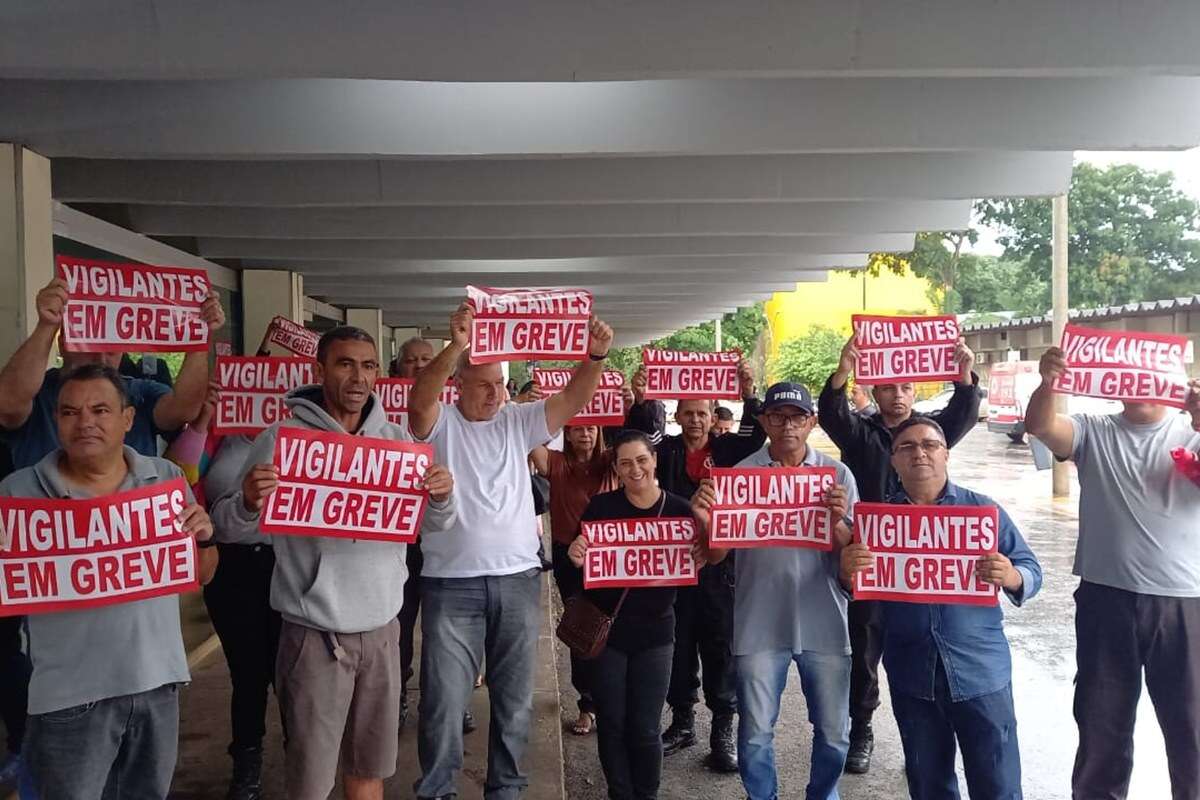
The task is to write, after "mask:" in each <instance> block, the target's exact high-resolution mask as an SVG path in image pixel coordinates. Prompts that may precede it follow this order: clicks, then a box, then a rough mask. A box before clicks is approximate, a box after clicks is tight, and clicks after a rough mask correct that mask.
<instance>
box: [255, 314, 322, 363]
mask: <svg viewBox="0 0 1200 800" xmlns="http://www.w3.org/2000/svg"><path fill="white" fill-rule="evenodd" d="M267 341H268V342H270V343H271V344H277V345H279V346H280V347H282V348H283V349H284V350H287V351H288V352H289V353H293V354H295V355H298V356H301V357H303V358H316V357H317V343H318V342H320V341H321V336H320V334H318V333H317V332H316V331H310V330H309V329H308V328H306V327H304V326H303V325H297V324H296V323H294V322H292V321H291V320H290V319H287V318H286V317H275V318H274V319H273V320H271V335H270V336H268V337H267Z"/></svg>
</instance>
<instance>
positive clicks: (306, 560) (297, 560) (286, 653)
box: [222, 326, 455, 800]
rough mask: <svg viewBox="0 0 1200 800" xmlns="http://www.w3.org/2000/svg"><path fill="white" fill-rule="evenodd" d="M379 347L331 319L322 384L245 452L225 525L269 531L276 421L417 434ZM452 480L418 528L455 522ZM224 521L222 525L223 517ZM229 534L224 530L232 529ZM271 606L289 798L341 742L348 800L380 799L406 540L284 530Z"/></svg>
mask: <svg viewBox="0 0 1200 800" xmlns="http://www.w3.org/2000/svg"><path fill="white" fill-rule="evenodd" d="M378 375H379V355H378V351H377V350H376V347H375V341H374V339H372V338H371V336H370V335H369V334H367V332H366V331H363V330H361V329H359V328H353V327H349V326H344V327H339V328H334V329H333V330H331V331H329V332H327V333H326V334H325V335H324V336H322V337H321V341H320V343H319V344H318V346H317V366H316V376H317V380H318V381H319V382H320V385H316V386H302V387H300V388H299V389H295V390H293V391H292V392H290V393H288V395H287V397H286V400H285V402H286V404H287V407H288V409H289V410H290V411H291V414H292V417H291V418H290V419H287V420H284V421H283V422H280V423H276V424H275V425H273V426H271V427H270V428H268V429H267V430H266V431H264V432H263V433H262V434H261V435H259V437H258V438H257V439H256V440H255V442H254V446H253V448H252V450H251V452H250V455H249V456H248V458H247V460H246V465H245V467H244V470H243V471H244V473H245V477H244V478H243V480H242V489H241V491H240V492H238V493H235V494H234V495H232V498H233V501H232V503H231V504H230V506H229V507H228V508H227V509H225V510H226V511H228V512H231V514H230V515H229V516H228V517H225V516H223V519H222V522H223V528H224V529H225V530H226V531H228V530H230V529H231V528H237V529H239V530H240V531H241V532H242V533H241V535H242V536H245V537H246V538H248V539H249V538H251V537H254V536H261V535H262V534H260V533H259V532H258V530H257V529H258V521H259V515H260V512H261V510H262V507H263V503H264V501H265V499H266V497H267V495H269V494H270V493H271V492H272V491H274V490H275V488H276V487H277V485H278V482H279V470H278V468H277V467H275V466H274V465H273V464H272V463H271V461H272V456H273V453H274V451H275V438H276V435H277V433H278V430H279V428H280V426H288V427H299V428H308V429H311V430H323V431H331V432H334V433H342V434H353V435H361V436H370V437H375V438H382V439H395V440H400V441H411V437H410V436H409V435H408V432H407V431H406V430H404V429H403V428H401V427H399V426H397V425H393V424H391V423H389V422H388V421H387V416H386V414H385V413H384V410H383V408H382V406H380V404H379V402H378V400H377V399H376V398H375V396H374V394H373V391H374V389H375V380H376V378H377V377H378ZM452 486H453V481H452V479H451V477H450V473H449V471H448V470H447V469H446V468H445V467H444V466H439V465H434V466H431V467H430V468H429V470H428V471H427V472H426V475H425V479H424V488H426V489H427V490H428V491H429V494H430V503H429V506H428V508H427V510H426V513H425V517H424V520H423V522H422V526H421V528H422V529H421V532H422V534H423V535H424V534H428V533H431V532H435V531H442V530H445V529H447V528H448V527H449V526H450V525H451V523H452V522H453V520H454V517H455V511H454V504H453V502H452V501H451V496H450V495H451V489H452ZM225 523H227V524H228V526H226V524H225ZM226 538H227V539H228V535H227V536H226ZM274 542H275V571H274V574H273V576H272V580H271V606H272V607H273V608H275V609H276V610H277V611H279V612H280V614H282V616H283V629H282V631H281V633H280V641H279V655H278V657H277V660H276V672H275V691H276V693H277V695H278V697H279V705H280V711H281V713H282V715H283V720H284V728H285V730H286V731H287V734H286V735H287V739H286V742H285V755H286V773H287V797H288V798H289V800H325V798H327V797H328V796H329V792H330V791H332V790H333V786H334V783H335V779H336V777H337V765H338V755H339V750H340V753H341V761H342V768H343V779H344V780H343V783H344V785H345V793H346V798H347V800H382V798H383V779H384V778H387V777H389V776H390V775H392V774H393V773H394V772H395V771H396V756H397V738H396V730H397V727H398V725H399V718H400V648H399V636H400V626H399V623H398V622H397V621H396V615H397V614H398V613H399V611H400V607H401V605H402V603H403V591H404V581H405V578H406V577H407V574H408V570H407V568H406V566H405V550H406V548H405V546H404V545H402V544H394V543H391V542H379V541H367V540H358V539H344V538H333V537H316V536H278V537H276V538H275V540H274Z"/></svg>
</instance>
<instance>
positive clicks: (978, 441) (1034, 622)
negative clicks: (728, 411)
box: [558, 425, 1171, 800]
mask: <svg viewBox="0 0 1200 800" xmlns="http://www.w3.org/2000/svg"><path fill="white" fill-rule="evenodd" d="M813 444H814V445H815V446H817V447H818V448H819V449H822V450H826V451H827V452H830V453H831V454H832V455H834V456H835V457H836V455H837V452H836V449H835V448H833V447H832V446H831V444H830V443H829V441H828V439H825V438H824V437H823V436H822V435H821V434H820V433H819V432H818V433H816V434H814V438H813ZM950 470H951V478H952V479H953V480H955V481H956V482H958V483H962V484H964V485H966V486H969V487H970V488H972V489H975V490H977V491H981V492H983V493H985V494H988V495H990V496H991V497H992V498H994V499H995V500H996V501H997V502H999V503H1000V504H1001V505H1002V506H1004V508H1005V509H1006V510H1007V511H1008V513H1009V514H1010V515H1011V516H1012V518H1013V519H1014V520H1015V521H1016V523H1017V525H1018V526H1019V527H1020V528H1021V531H1022V533H1024V535H1025V537H1026V539H1027V540H1028V542H1029V544H1030V546H1031V547H1032V548H1033V550H1034V552H1035V553H1036V554H1037V556H1038V558H1039V560H1040V561H1041V564H1042V569H1043V573H1044V583H1043V586H1042V591H1041V592H1040V593H1039V594H1038V596H1037V597H1035V598H1034V599H1033V600H1031V601H1030V602H1029V603H1028V605H1026V606H1025V607H1024V608H1020V609H1015V608H1013V607H1012V605H1011V604H1009V603H1008V602H1007V601H1002V602H1003V604H1004V612H1005V630H1006V631H1007V633H1008V637H1009V640H1010V642H1011V646H1012V654H1013V693H1014V700H1015V703H1016V711H1017V720H1018V735H1019V738H1020V742H1021V760H1022V767H1023V772H1024V790H1025V797H1026V798H1028V799H1029V800H1067V799H1068V798H1070V796H1071V765H1072V763H1073V761H1074V758H1075V746H1076V742H1077V732H1076V727H1075V720H1074V717H1073V716H1072V709H1071V703H1072V696H1073V686H1072V680H1073V678H1074V673H1075V632H1074V601H1073V600H1072V593H1073V592H1074V591H1075V587H1076V586H1077V585H1078V579H1077V578H1075V577H1074V576H1073V575H1072V574H1071V563H1072V560H1073V557H1074V550H1075V537H1076V534H1077V530H1078V516H1077V511H1078V495H1077V493H1076V492H1077V486H1075V484H1074V481H1073V482H1072V491H1073V494H1072V497H1071V498H1070V499H1063V500H1053V499H1051V497H1050V473H1049V472H1048V471H1046V472H1038V471H1037V470H1036V469H1035V468H1034V466H1033V457H1032V455H1031V454H1030V451H1029V448H1028V446H1026V445H1016V444H1013V443H1011V442H1010V441H1009V439H1008V437H1006V436H1003V435H1001V434H994V433H989V432H988V431H987V429H986V427H985V426H983V425H980V426H977V427H976V428H975V429H974V430H973V431H972V432H971V433H970V434H969V435H968V436H967V437H966V438H965V439H964V440H963V441H962V442H961V443H959V445H958V446H957V447H956V448H954V451H953V455H952V457H951V461H950ZM558 669H559V685H560V686H562V687H563V702H562V709H561V713H562V719H563V722H564V723H565V722H567V721H568V720H573V719H574V717H575V695H574V692H573V691H572V690H571V688H570V681H569V680H568V677H569V676H568V674H567V671H566V658H565V652H563V651H562V648H561V647H560V648H559V666H558ZM885 680H886V678H885ZM882 696H883V705H882V706H881V707H880V709H879V711H878V712H877V713H876V716H875V736H876V749H875V758H874V763H873V766H872V769H871V772H870V774H868V775H864V776H854V775H847V776H845V777H843V779H842V782H841V786H840V793H841V796H842V798H843V800H875V798H879V799H880V800H882V798H889V799H890V798H897V797H905V796H907V792H906V791H905V787H904V775H903V756H902V753H901V749H900V740H899V734H898V733H897V732H896V723H895V720H894V719H893V717H892V714H891V709H890V703H889V701H888V699H887V698H888V695H887V690H886V688H884V689H883V693H882ZM667 722H669V712H668V714H667V715H664V725H665V724H666V723H667ZM708 722H709V715H708V713H707V712H706V711H705V710H703V709H701V708H699V707H698V710H697V724H698V727H699V730H698V731H697V734H698V737H699V739H700V741H699V742H698V743H697V745H696V746H695V747H693V748H691V749H690V750H685V751H683V752H682V753H679V754H677V755H673V756H671V757H669V758H668V759H666V762H665V766H664V774H663V784H662V789H661V791H660V793H659V796H660V797H661V798H663V800H695V799H696V798H710V797H711V798H717V797H720V798H736V797H744V796H745V793H744V792H743V791H742V787H741V783H740V781H739V780H738V778H737V776H736V775H735V776H724V775H716V774H714V773H711V772H709V771H708V770H706V769H705V768H704V767H703V765H702V759H703V756H704V755H705V753H707V740H708V739H707V737H708ZM810 746H811V735H810V730H809V728H808V723H807V721H806V712H805V708H804V698H803V695H802V694H801V692H800V688H799V680H798V678H797V677H796V675H795V672H794V670H793V672H792V675H791V676H790V677H789V682H788V687H787V690H786V691H785V693H784V702H783V708H782V711H781V713H780V719H779V724H778V726H777V728H776V758H777V762H778V767H779V774H780V784H781V786H780V796H781V797H802V796H803V794H804V785H805V783H806V781H807V777H808V753H809V748H810ZM563 752H564V761H565V778H566V786H567V797H568V798H570V800H602V798H604V797H606V790H605V784H604V777H603V774H602V773H601V771H600V766H599V761H598V760H597V757H596V743H595V738H594V737H592V736H588V737H574V736H572V735H570V734H569V733H567V734H564V737H563ZM1134 759H1135V764H1134V772H1133V782H1132V785H1131V787H1130V791H1129V798H1131V800H1158V799H1159V798H1169V797H1170V796H1171V793H1170V784H1169V782H1168V779H1167V762H1166V755H1165V751H1164V746H1163V739H1162V734H1161V733H1160V731H1159V728H1158V724H1157V721H1156V720H1155V717H1154V709H1153V707H1152V706H1151V704H1150V700H1149V697H1148V696H1147V695H1146V694H1145V693H1143V695H1142V701H1141V703H1140V704H1139V706H1138V722H1137V728H1136V734H1135V757H1134ZM960 783H961V785H962V793H963V796H964V797H965V796H966V783H965V781H961V780H960Z"/></svg>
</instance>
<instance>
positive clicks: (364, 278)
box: [304, 269, 827, 297]
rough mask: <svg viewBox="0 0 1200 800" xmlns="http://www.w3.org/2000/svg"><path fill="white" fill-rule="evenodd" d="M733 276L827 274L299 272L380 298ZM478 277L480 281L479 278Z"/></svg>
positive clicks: (320, 284)
mask: <svg viewBox="0 0 1200 800" xmlns="http://www.w3.org/2000/svg"><path fill="white" fill-rule="evenodd" d="M733 275H736V276H737V284H738V285H743V286H746V285H754V284H758V283H777V282H780V281H787V282H789V283H793V284H795V283H820V282H823V281H824V280H825V278H826V275H827V272H826V271H825V270H782V271H760V270H747V269H736V270H734V271H729V272H711V273H682V272H668V273H639V272H626V271H623V272H610V273H596V272H591V273H581V274H576V273H572V272H561V273H557V274H555V275H553V276H551V275H547V274H546V273H544V272H536V273H531V272H499V271H497V272H495V273H491V274H488V275H480V274H479V273H455V272H450V273H442V274H437V275H408V274H404V273H396V274H393V275H387V276H379V275H351V274H347V275H340V276H335V275H320V276H317V277H313V276H311V275H307V274H306V275H305V276H304V288H305V290H306V291H308V292H309V293H311V294H337V293H338V292H349V291H361V292H364V293H366V292H380V293H381V295H380V296H381V297H393V296H394V297H404V296H406V295H409V294H411V293H412V292H413V291H414V290H424V289H431V288H435V287H437V288H445V289H450V290H457V291H458V292H460V293H461V292H462V291H463V287H464V286H466V285H467V284H475V283H480V282H483V281H486V283H487V285H489V286H548V285H549V286H565V285H567V284H570V285H571V286H572V287H574V288H585V289H588V288H591V289H593V290H594V291H597V292H598V293H604V292H605V291H608V290H610V289H612V288H614V287H616V286H637V287H639V288H641V289H643V290H647V291H648V290H655V291H660V290H661V291H672V290H675V289H681V288H684V287H689V286H705V285H708V284H719V285H730V277H731V276H733ZM481 279H482V280H481Z"/></svg>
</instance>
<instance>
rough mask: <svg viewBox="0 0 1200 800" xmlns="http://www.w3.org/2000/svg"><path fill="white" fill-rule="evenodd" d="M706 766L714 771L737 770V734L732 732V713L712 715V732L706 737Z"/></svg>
mask: <svg viewBox="0 0 1200 800" xmlns="http://www.w3.org/2000/svg"><path fill="white" fill-rule="evenodd" d="M708 746H709V748H710V750H711V751H712V752H710V753H709V754H708V760H707V762H706V763H707V764H708V768H709V769H711V770H713V771H714V772H737V771H738V760H737V735H736V734H735V733H734V727H733V715H729V716H721V717H713V724H712V732H711V733H710V734H709V737H708Z"/></svg>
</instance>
